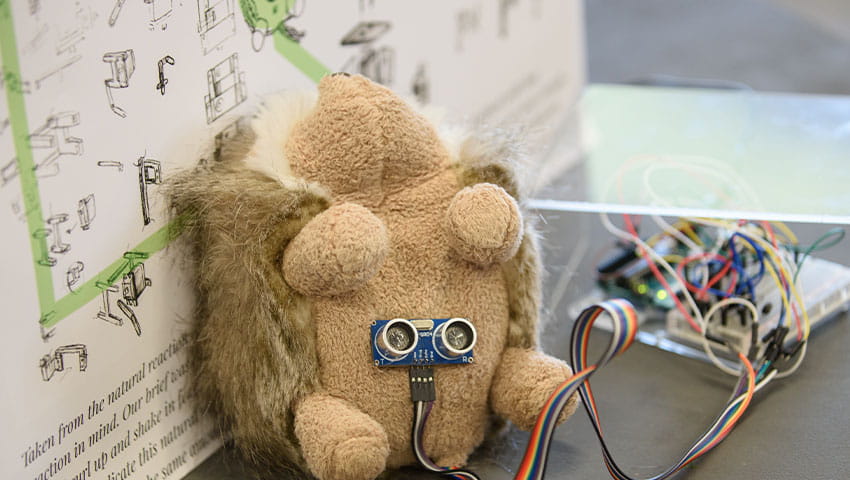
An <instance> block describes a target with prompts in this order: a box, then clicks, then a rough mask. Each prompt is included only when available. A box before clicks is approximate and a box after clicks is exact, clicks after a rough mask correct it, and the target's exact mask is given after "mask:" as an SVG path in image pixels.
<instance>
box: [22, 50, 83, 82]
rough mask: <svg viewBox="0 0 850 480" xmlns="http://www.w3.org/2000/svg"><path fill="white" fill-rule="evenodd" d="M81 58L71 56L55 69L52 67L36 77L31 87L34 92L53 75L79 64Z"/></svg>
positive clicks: (80, 56) (79, 56)
mask: <svg viewBox="0 0 850 480" xmlns="http://www.w3.org/2000/svg"><path fill="white" fill-rule="evenodd" d="M82 58H83V56H82V55H73V56H71V57H70V58H68V59H66V60H64V61H63V62H62V63H61V64H59V65H57V66H55V67H52V68H51V69H50V70H47V71H45V72H44V73H42V74H41V75H39V76H38V77H36V78H35V80H33V82H32V86H33V87H34V89H35V90H38V89H40V88H41V86H42V84H43V83H44V81H45V80H47V79H48V78H51V77H53V76H54V75H59V74H61V73H62V72H64V71H65V69H66V68H68V67H70V66H72V65H74V64H75V63H77V62H79V61H80V60H81V59H82Z"/></svg>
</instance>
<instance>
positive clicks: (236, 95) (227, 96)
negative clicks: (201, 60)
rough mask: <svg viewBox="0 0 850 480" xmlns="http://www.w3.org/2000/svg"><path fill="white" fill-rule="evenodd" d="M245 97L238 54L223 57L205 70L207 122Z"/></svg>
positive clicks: (243, 80)
mask: <svg viewBox="0 0 850 480" xmlns="http://www.w3.org/2000/svg"><path fill="white" fill-rule="evenodd" d="M246 98H247V91H246V89H245V74H244V73H243V72H241V71H240V70H239V54H238V53H234V54H233V55H231V56H229V57H227V58H225V59H224V60H222V61H221V62H219V63H218V64H217V65H216V66H214V67H213V68H211V69H209V70H208V71H207V94H206V95H205V96H204V106H205V109H206V114H207V123H208V124H209V123H212V122H214V121H215V120H216V119H218V118H219V117H221V116H222V115H224V114H225V113H227V112H229V111H230V110H232V109H233V108H234V107H236V106H237V105H239V104H240V103H242V102H244V101H245V99H246Z"/></svg>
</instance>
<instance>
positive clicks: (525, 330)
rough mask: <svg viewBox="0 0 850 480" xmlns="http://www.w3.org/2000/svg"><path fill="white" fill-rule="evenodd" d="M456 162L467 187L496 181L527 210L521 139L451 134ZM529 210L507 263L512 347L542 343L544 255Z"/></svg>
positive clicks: (499, 134)
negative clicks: (539, 331) (539, 330)
mask: <svg viewBox="0 0 850 480" xmlns="http://www.w3.org/2000/svg"><path fill="white" fill-rule="evenodd" d="M451 137H452V140H451V143H454V144H455V146H454V148H450V151H452V158H453V162H454V163H453V167H454V168H455V171H456V172H457V176H458V179H459V181H460V183H461V186H462V187H466V186H469V185H474V184H476V183H492V184H495V185H498V186H500V187H502V188H503V189H505V191H506V192H508V194H510V195H511V196H512V197H514V199H516V200H517V203H518V205H519V206H520V210H525V209H524V202H523V200H524V199H523V191H522V188H521V182H520V180H519V178H518V176H517V169H518V166H519V162H520V158H521V155H522V153H521V149H519V148H518V145H519V142H518V140H517V139H516V138H514V136H513V135H511V134H509V133H506V132H492V133H479V134H472V133H468V132H467V133H464V132H459V131H454V132H452V133H451ZM522 213H523V219H524V222H525V225H524V236H523V239H522V243H521V244H520V247H519V250H518V251H517V253H516V255H514V257H513V258H511V259H510V260H508V261H507V262H505V263H503V264H502V270H503V272H504V276H505V281H506V282H507V287H508V303H509V314H510V318H509V324H508V325H509V326H508V339H507V346H508V347H518V348H536V347H537V342H538V337H537V320H538V316H539V313H540V273H541V271H540V256H539V253H538V247H537V233H536V230H535V229H534V226H533V225H532V224H531V222H530V221H529V219H530V218H531V215H528V214H526V212H524V211H523V212H522Z"/></svg>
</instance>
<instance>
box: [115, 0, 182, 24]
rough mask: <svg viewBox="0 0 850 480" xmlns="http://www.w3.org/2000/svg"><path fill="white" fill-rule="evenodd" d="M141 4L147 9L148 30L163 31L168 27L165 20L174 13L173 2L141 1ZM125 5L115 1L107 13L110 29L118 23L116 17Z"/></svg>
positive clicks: (122, 0) (170, 0) (118, 0)
mask: <svg viewBox="0 0 850 480" xmlns="http://www.w3.org/2000/svg"><path fill="white" fill-rule="evenodd" d="M143 2H144V4H145V5H147V9H148V16H149V19H148V28H149V29H150V30H156V29H157V28H159V29H160V30H165V29H166V28H167V27H168V24H167V23H166V20H167V19H168V17H170V16H171V13H172V12H173V11H174V8H173V7H174V5H173V0H143ZM125 3H127V0H115V3H114V4H113V5H112V10H111V11H110V12H109V18H108V19H107V23H108V24H109V26H110V27H114V26H115V24H116V23H117V22H118V15H120V14H121V10H122V9H123V8H124V4H125Z"/></svg>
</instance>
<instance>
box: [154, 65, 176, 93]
mask: <svg viewBox="0 0 850 480" xmlns="http://www.w3.org/2000/svg"><path fill="white" fill-rule="evenodd" d="M166 65H174V57H172V56H171V55H166V56H164V57H162V58H160V59H159V61H158V62H156V69H157V76H158V77H159V83H157V84H156V86H155V87H154V88H156V89H157V90H159V94H160V95H165V86H166V85H168V79H167V78H165V66H166Z"/></svg>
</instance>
